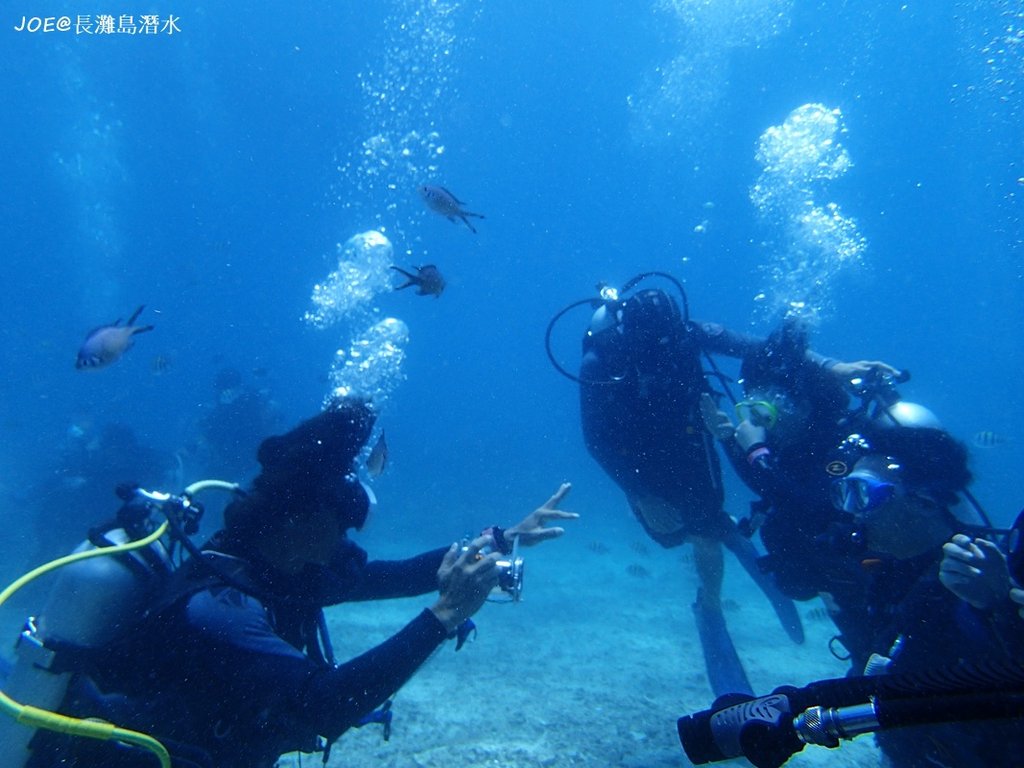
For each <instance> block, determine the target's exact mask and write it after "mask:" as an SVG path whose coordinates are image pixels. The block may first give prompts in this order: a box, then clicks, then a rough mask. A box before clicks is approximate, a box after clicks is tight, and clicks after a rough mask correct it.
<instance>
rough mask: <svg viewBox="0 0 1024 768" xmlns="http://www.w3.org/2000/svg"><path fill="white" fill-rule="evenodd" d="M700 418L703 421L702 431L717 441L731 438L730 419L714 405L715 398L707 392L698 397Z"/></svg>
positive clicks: (731, 427)
mask: <svg viewBox="0 0 1024 768" xmlns="http://www.w3.org/2000/svg"><path fill="white" fill-rule="evenodd" d="M700 416H701V419H702V420H703V421H704V429H706V430H707V431H708V432H710V433H711V434H712V435H714V436H715V437H716V438H718V439H719V440H728V439H729V438H730V437H732V431H733V426H732V419H730V418H729V414H727V413H726V412H725V411H723V410H721V409H720V408H719V407H718V406H717V405H715V398H713V397H712V396H711V395H709V394H708V393H707V392H705V393H704V394H702V395H701V396H700Z"/></svg>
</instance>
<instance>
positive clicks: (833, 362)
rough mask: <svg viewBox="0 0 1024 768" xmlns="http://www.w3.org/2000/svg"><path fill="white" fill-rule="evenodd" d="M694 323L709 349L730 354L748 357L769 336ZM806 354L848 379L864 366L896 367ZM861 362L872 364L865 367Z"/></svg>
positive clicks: (827, 369)
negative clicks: (849, 361)
mask: <svg viewBox="0 0 1024 768" xmlns="http://www.w3.org/2000/svg"><path fill="white" fill-rule="evenodd" d="M691 327H692V329H693V331H694V332H695V333H697V334H698V337H699V340H700V345H701V347H702V348H703V349H705V350H706V351H708V352H712V353H716V354H719V355H726V356H728V357H737V358H738V357H746V356H747V355H751V354H754V353H756V352H757V351H759V350H760V349H762V348H763V347H764V345H765V342H766V339H764V338H762V337H760V336H754V335H753V334H749V333H742V332H740V331H734V330H731V329H729V328H726V327H725V326H723V325H720V324H718V323H706V322H701V321H694V322H693V323H691ZM804 358H805V359H806V360H807V361H808V362H810V363H813V364H814V365H816V366H818V367H819V368H821V369H823V370H826V371H829V372H830V373H833V374H835V375H836V376H839V377H840V378H844V377H845V378H844V380H845V379H848V378H850V377H851V376H853V375H855V374H856V373H857V372H859V371H862V370H869V369H870V368H873V367H875V366H881V367H883V368H885V369H887V370H889V369H891V370H892V371H895V369H894V368H892V367H891V366H888V365H886V364H885V363H880V362H875V361H871V362H867V361H861V362H857V363H844V362H842V361H841V360H837V359H836V358H834V357H826V356H825V355H822V354H819V353H818V352H815V351H814V350H811V349H808V350H806V351H805V352H804ZM861 366H868V368H862V367H861ZM847 374H849V375H847Z"/></svg>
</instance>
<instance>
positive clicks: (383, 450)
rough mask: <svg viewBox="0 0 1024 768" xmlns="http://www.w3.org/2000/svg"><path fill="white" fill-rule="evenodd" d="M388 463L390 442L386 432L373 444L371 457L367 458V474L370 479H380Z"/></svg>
mask: <svg viewBox="0 0 1024 768" xmlns="http://www.w3.org/2000/svg"><path fill="white" fill-rule="evenodd" d="M387 463H388V441H387V440H386V439H385V437H384V432H381V433H380V437H378V438H377V442H376V443H374V444H373V448H372V449H371V450H370V455H369V456H368V457H367V458H366V472H367V474H368V475H369V476H370V477H373V478H378V477H380V476H381V474H382V473H383V472H384V467H386V466H387Z"/></svg>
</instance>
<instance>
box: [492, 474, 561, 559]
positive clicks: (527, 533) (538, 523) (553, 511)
mask: <svg viewBox="0 0 1024 768" xmlns="http://www.w3.org/2000/svg"><path fill="white" fill-rule="evenodd" d="M571 489H572V483H562V484H561V485H560V486H559V488H558V490H557V491H555V494H554V495H553V496H552V497H551V498H550V499H548V500H547V501H545V502H544V503H543V504H541V505H540V506H539V507H537V509H535V510H533V512H531V513H530V514H528V515H527V516H526V517H524V518H523V519H522V521H520V522H519V523H518V524H516V525H513V526H512V527H511V528H506V529H505V532H504V535H505V540H506V541H508V542H509V543H511V541H512V537H513V536H518V537H519V544H520V545H521V546H524V547H532V546H533V545H534V544H540V543H541V542H542V541H547V540H548V539H557V538H558V537H559V536H561V535H562V534H563V533H565V529H564V528H562V527H561V526H555V527H554V528H545V527H544V526H545V525H546V524H547V523H548V522H550V521H551V520H575V519H576V518H578V517H579V515H578V514H576V513H575V512H565V511H564V510H561V509H558V508H557V507H558V505H559V503H560V502H561V501H562V499H564V498H565V496H566V494H567V493H569V491H570V490H571Z"/></svg>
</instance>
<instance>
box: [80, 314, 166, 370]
mask: <svg viewBox="0 0 1024 768" xmlns="http://www.w3.org/2000/svg"><path fill="white" fill-rule="evenodd" d="M145 308H146V305H145V304H143V305H142V306H141V307H139V308H138V309H136V310H135V312H134V314H132V316H131V317H129V318H128V322H127V323H126V324H125V325H121V318H118V319H117V321H116V322H115V323H114V324H113V325H101V326H100V327H99V328H97V329H95V330H93V331H90V332H89V335H88V336H86V337H85V341H84V342H82V347H81V349H79V350H78V360H76V361H75V368H79V369H81V368H105V367H106V366H108V365H110V364H111V363H116V362H117V361H118V360H119V359H120V358H121V355H123V354H124V353H125V352H126V351H127V350H128V348H129V347H130V346H131V345H132V342H133V338H132V337H133V336H135V334H137V333H145V332H146V331H152V330H153V326H152V325H132V323H134V322H135V320H136V319H137V318H138V316H139V314H140V313H141V312H142V310H143V309H145Z"/></svg>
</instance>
